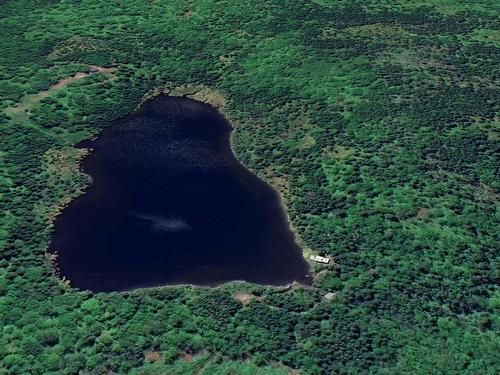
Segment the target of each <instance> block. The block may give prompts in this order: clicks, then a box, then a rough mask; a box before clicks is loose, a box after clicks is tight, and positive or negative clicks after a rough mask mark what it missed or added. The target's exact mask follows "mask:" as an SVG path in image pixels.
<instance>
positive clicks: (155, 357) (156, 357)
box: [144, 352, 165, 363]
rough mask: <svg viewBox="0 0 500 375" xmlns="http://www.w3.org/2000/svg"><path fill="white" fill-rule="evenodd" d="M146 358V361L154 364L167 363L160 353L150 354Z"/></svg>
mask: <svg viewBox="0 0 500 375" xmlns="http://www.w3.org/2000/svg"><path fill="white" fill-rule="evenodd" d="M144 358H145V360H146V361H148V362H153V363H163V362H165V358H163V355H162V354H161V353H159V352H148V353H146V355H145V356H144Z"/></svg>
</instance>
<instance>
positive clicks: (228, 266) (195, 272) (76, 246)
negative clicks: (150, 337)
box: [51, 95, 312, 291]
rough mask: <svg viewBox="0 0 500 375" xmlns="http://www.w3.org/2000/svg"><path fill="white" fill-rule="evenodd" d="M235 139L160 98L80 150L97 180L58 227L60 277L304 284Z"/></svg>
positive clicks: (263, 189) (104, 287)
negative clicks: (86, 151)
mask: <svg viewBox="0 0 500 375" xmlns="http://www.w3.org/2000/svg"><path fill="white" fill-rule="evenodd" d="M231 130H232V129H231V126H230V124H229V123H228V121H227V120H226V119H225V118H224V117H223V116H222V115H221V114H220V113H219V112H218V111H217V110H216V109H214V108H213V107H211V106H209V105H207V104H204V103H201V102H198V101H195V100H193V99H189V98H183V97H182V98H179V97H169V96H165V95H162V96H158V97H156V98H154V99H151V100H149V101H147V102H146V103H145V104H144V105H143V106H142V108H141V110H140V111H138V112H135V113H133V114H131V115H129V116H127V117H126V118H123V119H121V120H119V121H117V122H116V123H115V124H112V125H111V126H110V127H108V128H107V129H106V130H104V131H103V132H102V133H101V134H100V136H99V137H98V138H97V139H96V140H94V141H85V142H83V143H82V146H84V147H90V148H92V149H93V152H92V153H91V155H89V156H88V157H86V158H85V159H84V161H83V170H84V172H85V173H87V174H89V175H91V176H92V178H93V182H92V184H91V186H90V187H89V188H88V189H87V191H86V193H85V194H84V195H82V196H81V197H79V198H77V199H76V200H74V201H73V202H72V203H71V204H70V205H69V206H68V207H67V208H66V209H64V211H63V212H62V214H61V215H60V216H59V217H58V219H57V221H56V225H55V234H54V237H53V241H52V244H51V251H57V253H58V255H59V256H58V266H59V269H60V272H61V275H63V276H65V277H66V278H67V279H69V280H70V283H71V285H72V286H74V287H78V288H82V289H90V290H93V291H122V290H129V289H135V288H140V287H150V286H160V285H167V284H179V283H190V284H196V285H207V286H215V285H219V284H222V283H224V282H228V281H232V280H245V281H249V282H254V283H259V284H269V285H285V284H288V283H291V282H293V281H299V282H302V283H306V284H308V283H310V282H311V280H312V279H311V276H310V273H309V267H308V265H307V262H306V261H305V260H304V258H303V257H302V251H301V249H300V248H299V246H298V245H297V244H296V242H295V240H294V235H293V233H292V232H291V230H290V228H289V225H288V222H287V218H286V214H285V212H284V209H283V206H282V205H281V201H280V197H279V195H278V194H277V192H276V191H275V190H274V189H273V188H272V187H271V186H269V185H268V184H267V183H265V182H264V181H262V180H261V179H259V178H258V177H256V176H255V175H254V174H252V173H251V172H249V171H248V170H247V169H246V168H245V167H243V166H242V165H241V164H240V163H239V162H238V161H237V160H236V158H235V157H234V155H233V153H232V151H231V147H230V134H231Z"/></svg>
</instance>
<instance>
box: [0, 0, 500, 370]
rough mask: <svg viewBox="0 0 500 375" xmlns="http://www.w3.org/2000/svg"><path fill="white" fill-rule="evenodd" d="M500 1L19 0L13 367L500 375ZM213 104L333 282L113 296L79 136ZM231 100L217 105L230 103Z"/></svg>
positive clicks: (4, 264) (8, 47)
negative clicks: (97, 259) (91, 258)
mask: <svg viewBox="0 0 500 375" xmlns="http://www.w3.org/2000/svg"><path fill="white" fill-rule="evenodd" d="M499 11H500V5H499V4H498V2H496V1H493V0H477V1H467V2H465V1H460V0H429V1H408V0H381V1H375V0H359V1H356V0H265V1H264V0H253V1H242V0H239V1H236V0H169V1H167V0H148V1H139V0H127V1H117V0H108V1H103V0H76V1H71V0H61V1H58V0H50V1H36V0H16V1H9V0H7V1H2V2H1V3H0V49H1V51H2V52H1V53H0V81H1V85H0V328H1V330H2V334H1V335H0V374H6V375H11V374H68V375H69V374H103V375H104V374H149V375H154V374H203V375H209V374H214V375H215V374H227V375H229V374H245V375H246V374H248V375H250V374H256V375H257V374H272V375H274V374H276V375H278V374H279V375H287V374H288V375H291V374H313V375H316V374H318V375H319V374H395V375H396V374H398V375H399V374H491V375H494V374H498V373H499V372H500V360H499V356H498V353H499V352H500V335H499V331H500V329H499V328H500V288H499V287H498V285H499V281H500V280H499V278H500V257H499V254H500V252H499V249H500V238H499V237H500V231H499V230H498V228H499V227H500V216H499V210H498V209H499V199H500V179H499V165H500V163H499V158H498V156H499V154H498V150H499V147H498V145H499V140H500V133H499V120H498V112H499V107H498V103H499V95H500V91H499V85H500V75H499V70H498V61H499V60H500V50H499V47H500V30H499V26H500V22H499V21H500V20H499V14H500V13H499ZM155 92H168V93H171V94H172V95H183V94H184V95H191V96H193V97H196V96H198V97H202V98H203V100H205V101H207V102H208V103H216V104H217V106H219V109H220V110H221V111H223V112H224V114H225V115H226V116H227V117H228V118H229V119H230V121H231V123H232V124H233V125H234V126H235V130H234V132H233V136H232V145H233V149H234V152H235V153H236V155H237V158H238V159H239V160H240V161H241V162H242V163H243V164H244V165H245V166H246V167H247V168H248V169H250V170H251V171H252V172H253V173H255V174H257V175H258V176H260V177H261V178H263V179H264V180H266V181H267V182H269V183H270V184H271V185H273V186H274V187H275V188H276V189H277V190H278V191H279V192H280V193H281V195H282V197H283V201H284V204H285V205H286V208H287V213H288V216H289V219H290V222H291V226H292V228H293V230H294V232H295V234H296V237H297V241H298V242H299V243H300V245H301V246H302V248H303V249H304V252H305V254H318V255H321V256H328V257H331V258H332V259H333V261H332V262H331V263H330V264H328V265H320V264H317V263H314V264H313V263H311V267H312V270H313V272H314V283H313V285H312V287H307V286H301V285H293V286H292V287H288V288H277V287H267V286H263V285H255V284H249V283H242V282H234V283H228V284H225V285H223V286H221V287H218V288H205V287H196V286H187V285H183V286H166V287H161V288H149V289H140V290H135V291H130V292H123V293H92V292H89V291H85V290H78V289H76V288H72V287H71V286H70V285H68V283H67V282H64V281H62V280H61V279H59V278H58V277H57V273H56V272H55V269H54V267H53V263H54V259H53V258H52V257H51V256H50V255H48V253H47V247H48V245H49V243H50V239H51V235H52V231H53V227H54V220H55V218H56V217H57V215H58V213H59V212H60V211H61V210H62V209H63V208H64V207H65V206H66V205H67V204H68V203H69V202H71V200H73V199H75V198H76V197H78V196H79V195H81V194H82V193H83V192H84V191H85V188H86V187H87V186H88V185H89V184H90V183H91V181H90V178H89V176H87V175H85V174H83V173H82V172H81V170H80V167H79V163H80V161H81V159H82V157H84V152H83V151H82V149H76V148H74V147H73V146H74V145H75V144H76V143H77V142H79V141H82V140H84V139H88V138H91V137H94V136H96V135H97V134H99V132H100V131H102V130H103V129H104V128H106V127H107V126H109V125H110V124H111V123H112V122H113V121H115V120H116V119H118V118H121V117H123V116H125V115H127V114H129V113H131V112H132V111H134V109H135V108H137V106H138V105H139V104H140V103H141V101H142V100H144V98H146V97H147V96H148V95H154V93H155ZM214 105H215V104H214Z"/></svg>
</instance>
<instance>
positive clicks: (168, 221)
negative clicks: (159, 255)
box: [132, 212, 191, 233]
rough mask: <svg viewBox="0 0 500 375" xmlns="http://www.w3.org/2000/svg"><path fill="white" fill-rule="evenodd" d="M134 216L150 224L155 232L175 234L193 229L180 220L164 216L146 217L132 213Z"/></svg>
mask: <svg viewBox="0 0 500 375" xmlns="http://www.w3.org/2000/svg"><path fill="white" fill-rule="evenodd" d="M132 215H133V216H135V217H137V218H139V219H141V220H144V221H147V222H149V223H150V225H151V230H152V231H153V232H161V233H174V232H180V231H185V230H189V229H191V227H190V226H189V224H188V223H187V222H186V221H185V220H182V219H180V218H175V217H167V216H162V215H146V214H139V213H135V212H134V213H132Z"/></svg>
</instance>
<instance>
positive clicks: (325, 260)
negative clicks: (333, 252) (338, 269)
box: [309, 255, 330, 264]
mask: <svg viewBox="0 0 500 375" xmlns="http://www.w3.org/2000/svg"><path fill="white" fill-rule="evenodd" d="M309 259H311V260H314V261H315V262H319V263H325V264H328V263H330V258H325V257H321V256H319V255H311V256H310V257H309Z"/></svg>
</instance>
